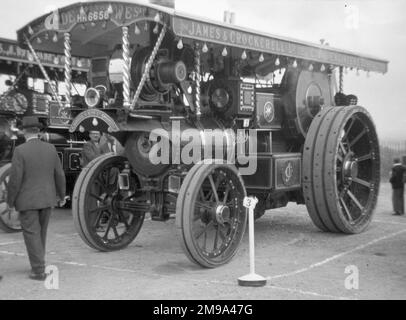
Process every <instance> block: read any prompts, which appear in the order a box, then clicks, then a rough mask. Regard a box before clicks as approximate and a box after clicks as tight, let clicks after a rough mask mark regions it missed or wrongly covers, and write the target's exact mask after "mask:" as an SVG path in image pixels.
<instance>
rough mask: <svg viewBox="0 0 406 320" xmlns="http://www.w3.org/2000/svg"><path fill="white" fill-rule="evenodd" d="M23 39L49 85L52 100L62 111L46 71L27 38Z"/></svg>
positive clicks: (59, 100) (60, 102) (60, 103)
mask: <svg viewBox="0 0 406 320" xmlns="http://www.w3.org/2000/svg"><path fill="white" fill-rule="evenodd" d="M24 38H25V42H26V43H27V46H28V48H29V49H30V52H31V54H32V55H33V57H34V59H35V62H36V63H37V64H38V66H39V68H40V69H41V72H42V74H43V75H44V77H45V80H46V81H47V82H48V83H49V87H50V88H51V91H52V95H53V97H54V99H55V100H56V101H57V102H58V105H59V107H60V108H61V109H63V105H62V101H61V99H60V98H59V96H58V94H57V93H56V89H55V87H54V84H53V83H52V82H51V78H50V77H49V75H48V73H47V71H46V70H45V68H44V65H43V64H42V62H41V60H40V59H39V57H38V55H37V53H36V52H35V50H34V47H33V46H32V44H31V42H30V40H29V39H28V38H27V36H24Z"/></svg>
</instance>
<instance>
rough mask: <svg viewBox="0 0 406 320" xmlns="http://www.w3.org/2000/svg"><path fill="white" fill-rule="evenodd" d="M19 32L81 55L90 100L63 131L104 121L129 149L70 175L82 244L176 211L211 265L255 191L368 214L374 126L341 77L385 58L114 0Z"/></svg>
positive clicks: (117, 241) (331, 211)
mask: <svg viewBox="0 0 406 320" xmlns="http://www.w3.org/2000/svg"><path fill="white" fill-rule="evenodd" d="M18 39H19V41H20V45H22V46H26V47H27V48H30V49H31V50H32V51H33V52H35V50H42V51H47V52H54V53H58V54H65V56H66V61H69V57H70V56H71V55H72V54H73V55H75V56H80V57H85V58H89V59H90V60H91V68H90V74H89V82H90V84H89V88H88V90H87V92H86V95H85V101H86V104H87V110H85V111H84V112H82V113H81V114H79V115H78V116H77V117H76V118H75V119H74V120H73V122H72V123H71V126H70V131H71V132H86V131H91V130H100V131H103V132H108V133H110V134H112V135H113V136H114V137H116V138H117V139H118V140H119V141H120V142H121V144H123V145H124V146H125V154H124V155H121V156H113V155H107V156H103V157H101V158H99V159H97V160H95V161H93V162H92V163H90V164H89V165H88V166H87V167H86V168H85V169H84V171H83V172H82V174H81V175H80V177H79V179H78V182H77V184H76V187H75V190H74V196H73V215H74V221H75V225H76V227H77V230H78V231H79V234H80V236H81V237H82V239H83V240H84V242H85V243H86V244H88V245H89V246H90V247H92V248H94V249H97V250H100V251H113V250H119V249H123V248H125V247H126V246H128V245H129V244H130V243H131V242H132V241H133V240H134V239H135V238H136V237H137V235H138V233H139V232H140V230H141V227H142V225H143V221H144V218H145V216H146V214H150V215H151V217H152V219H153V220H158V221H165V220H167V219H169V218H170V217H171V215H176V219H177V227H178V232H179V237H180V240H181V243H182V246H183V248H184V251H185V253H186V255H187V256H188V257H189V258H190V260H191V261H193V262H194V263H197V264H198V265H200V266H203V267H207V268H213V267H218V266H221V265H223V264H225V263H227V262H229V261H230V260H231V259H232V258H233V256H234V255H235V253H236V251H237V249H238V247H239V245H240V242H241V240H242V238H243V235H244V232H245V228H246V224H247V212H246V209H245V208H244V207H243V199H244V197H245V196H246V195H247V194H249V195H254V196H256V197H257V198H258V199H259V200H260V202H259V204H258V207H257V209H256V217H257V218H259V217H261V216H262V215H263V214H264V213H265V211H266V210H268V209H274V208H280V207H284V206H286V205H287V204H288V203H289V202H296V203H298V204H306V205H307V208H308V211H309V214H310V216H311V218H312V220H313V221H314V223H315V225H316V226H317V227H318V228H320V229H321V230H323V231H327V232H335V233H346V234H354V233H360V232H363V231H364V230H365V229H366V228H367V227H368V225H369V224H370V222H371V219H372V215H373V211H374V208H375V205H376V201H377V194H378V189H379V183H380V159H379V145H378V137H377V134H376V130H375V126H374V124H373V121H372V119H371V117H370V115H369V113H368V112H367V111H366V110H365V109H364V108H362V107H360V106H358V101H357V100H358V99H357V97H356V96H354V95H346V94H344V92H343V75H344V73H345V72H344V71H345V69H351V70H363V71H367V72H374V71H375V72H380V73H386V72H387V68H388V62H386V61H382V60H379V59H375V58H371V57H367V56H359V55H356V54H353V53H351V52H347V51H343V50H337V49H333V48H331V47H329V46H325V45H313V44H309V43H305V42H301V41H296V40H290V39H289V40H288V39H284V38H281V37H276V36H272V35H269V34H265V33H257V32H253V31H249V30H244V29H241V28H238V27H235V26H232V25H229V24H220V23H217V22H212V21H207V20H204V19H197V18H194V17H191V16H187V15H184V14H179V13H177V12H175V11H173V10H171V9H167V8H163V7H159V6H154V5H140V4H135V3H122V2H90V3H88V2H86V3H79V4H74V5H71V6H68V7H65V8H61V9H59V10H56V11H54V12H53V13H51V14H47V15H45V16H43V17H40V18H38V19H36V20H34V21H32V22H31V23H30V24H28V25H27V26H25V27H24V28H22V29H21V30H20V31H19V32H18ZM114 66H115V68H114ZM117 66H119V67H118V68H117ZM65 71H66V73H67V74H66V76H67V81H66V82H67V83H66V85H67V86H68V87H69V71H70V69H69V64H67V65H66V69H65ZM336 74H338V80H339V81H337V79H336ZM337 82H338V84H337ZM67 92H70V90H67ZM66 100H67V101H68V102H69V101H70V100H71V97H70V96H69V95H68V96H67V98H66Z"/></svg>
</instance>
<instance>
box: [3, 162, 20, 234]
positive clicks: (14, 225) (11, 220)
mask: <svg viewBox="0 0 406 320" xmlns="http://www.w3.org/2000/svg"><path fill="white" fill-rule="evenodd" d="M10 170H11V164H10V163H9V164H6V165H4V166H3V167H1V168H0V229H2V230H3V231H5V232H7V233H16V232H21V231H22V228H21V223H20V220H19V214H18V212H17V211H16V210H15V209H13V210H11V209H10V208H9V206H8V205H7V201H6V198H7V184H8V182H9V176H10Z"/></svg>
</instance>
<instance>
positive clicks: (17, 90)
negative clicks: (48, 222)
mask: <svg viewBox="0 0 406 320" xmlns="http://www.w3.org/2000/svg"><path fill="white" fill-rule="evenodd" d="M72 60H73V61H72V75H71V78H70V79H71V80H70V81H72V83H73V87H74V91H75V95H76V97H75V103H74V104H73V105H72V106H73V107H74V108H76V109H77V110H78V111H76V112H81V111H83V108H82V105H83V104H84V103H81V101H82V100H83V97H80V95H79V92H78V91H77V90H79V89H80V87H81V86H84V85H85V84H86V81H87V71H88V68H89V65H90V61H89V60H88V59H83V58H76V57H75V58H73V59H72ZM0 76H3V77H4V78H6V79H7V78H8V79H7V80H6V85H7V87H8V88H6V91H5V92H0V229H1V230H3V231H5V232H19V231H21V225H20V222H19V220H18V214H17V212H16V211H15V210H11V209H10V208H9V207H8V206H7V204H6V199H5V196H6V192H5V191H6V184H7V181H8V179H9V173H10V168H11V158H12V156H13V151H14V148H15V147H17V146H18V145H19V144H21V143H24V141H25V139H24V137H23V135H22V134H21V133H20V132H19V130H18V128H17V126H18V122H21V119H22V118H23V117H24V116H37V117H39V119H40V121H41V123H42V124H43V125H44V132H43V133H42V137H43V139H44V140H45V141H47V142H49V143H52V144H54V145H55V147H56V149H57V151H58V155H59V157H60V159H61V162H62V165H63V168H64V171H65V174H66V180H67V190H68V194H70V193H71V192H73V187H74V185H75V181H76V179H77V177H78V175H79V173H80V171H81V165H80V153H81V149H82V146H83V141H84V137H81V134H79V133H69V125H70V122H71V120H72V117H73V115H74V108H71V106H69V107H67V106H66V103H65V101H63V99H64V96H62V95H61V94H60V92H58V87H62V86H61V82H62V81H64V56H63V55H59V54H54V53H48V52H38V53H37V54H36V56H34V55H33V54H31V53H30V52H29V50H25V49H23V48H20V47H19V46H18V44H17V42H16V41H15V40H8V39H1V38H0ZM58 84H59V85H58ZM51 87H52V88H51ZM51 89H53V90H51Z"/></svg>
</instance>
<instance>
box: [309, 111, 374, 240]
mask: <svg viewBox="0 0 406 320" xmlns="http://www.w3.org/2000/svg"><path fill="white" fill-rule="evenodd" d="M303 179H304V184H303V193H304V196H305V200H306V205H307V208H308V211H309V214H310V217H311V218H312V220H313V222H314V223H315V225H316V226H317V227H318V228H320V229H321V230H323V231H329V232H335V233H346V234H357V233H361V232H363V231H365V230H366V229H367V228H368V226H369V225H370V223H371V221H372V217H373V213H374V210H375V207H376V203H377V197H378V192H379V185H380V154H379V142H378V137H377V133H376V129H375V126H374V123H373V121H372V119H371V116H370V115H369V113H368V112H367V111H366V110H365V109H364V108H362V107H358V106H353V107H345V108H342V107H329V108H325V109H324V110H322V111H321V112H320V113H319V114H318V115H317V116H316V118H315V120H314V121H313V123H312V125H311V127H310V129H309V132H308V134H307V137H306V143H305V147H304V154H303Z"/></svg>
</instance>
